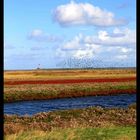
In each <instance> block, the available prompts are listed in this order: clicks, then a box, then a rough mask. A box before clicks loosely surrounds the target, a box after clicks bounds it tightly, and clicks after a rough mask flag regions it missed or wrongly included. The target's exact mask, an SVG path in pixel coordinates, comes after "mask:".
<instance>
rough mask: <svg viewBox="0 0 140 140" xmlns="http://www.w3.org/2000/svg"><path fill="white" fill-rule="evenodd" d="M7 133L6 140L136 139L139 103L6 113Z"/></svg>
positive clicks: (5, 130) (5, 129) (5, 124)
mask: <svg viewBox="0 0 140 140" xmlns="http://www.w3.org/2000/svg"><path fill="white" fill-rule="evenodd" d="M4 133H5V139H6V140H8V139H12V140H14V139H20V140H22V139H40V140H42V139H49V140H57V139H59V140H69V139H71V140H74V139H79V140H82V139H83V140H84V138H88V139H89V140H94V138H95V140H96V139H97V140H100V139H101V140H102V139H105V140H106V139H110V140H111V139H118V140H119V139H122V140H123V139H125V140H129V139H131V140H133V139H135V138H136V106H135V105H131V106H129V107H128V108H126V109H122V108H110V109H105V108H101V107H89V108H85V109H74V110H64V111H54V112H48V113H47V112H42V113H38V114H36V115H34V116H27V115H25V116H17V115H5V116H4ZM32 134H35V135H34V136H32Z"/></svg>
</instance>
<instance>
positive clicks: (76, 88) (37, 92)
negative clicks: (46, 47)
mask: <svg viewBox="0 0 140 140" xmlns="http://www.w3.org/2000/svg"><path fill="white" fill-rule="evenodd" d="M114 90H116V93H117V91H119V92H122V93H125V92H126V90H128V91H129V90H130V91H132V90H133V91H135V90H136V82H135V81H133V82H119V83H117V82H114V83H94V84H88V83H83V84H66V85H63V86H62V85H61V84H60V85H39V84H38V85H12V86H5V87H4V102H14V101H22V100H37V99H50V98H62V97H78V96H79V97H80V96H89V95H100V94H101V95H102V94H103V93H104V94H106V95H108V94H111V92H112V91H113V93H114ZM126 93H127V92H126Z"/></svg>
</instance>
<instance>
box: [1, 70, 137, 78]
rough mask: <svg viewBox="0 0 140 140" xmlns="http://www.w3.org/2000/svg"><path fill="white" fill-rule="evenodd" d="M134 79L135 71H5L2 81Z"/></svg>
mask: <svg viewBox="0 0 140 140" xmlns="http://www.w3.org/2000/svg"><path fill="white" fill-rule="evenodd" d="M115 77H117V78H121V77H136V70H135V69H99V70H98V69H95V70H31V71H5V72H4V80H35V79H36V80H43V79H45V80H46V79H73V78H84V79H85V78H115Z"/></svg>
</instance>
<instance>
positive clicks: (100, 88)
mask: <svg viewBox="0 0 140 140" xmlns="http://www.w3.org/2000/svg"><path fill="white" fill-rule="evenodd" d="M119 93H136V70H135V69H95V70H32V71H6V72H4V102H14V101H21V100H37V99H53V98H64V97H80V96H92V95H109V94H119Z"/></svg>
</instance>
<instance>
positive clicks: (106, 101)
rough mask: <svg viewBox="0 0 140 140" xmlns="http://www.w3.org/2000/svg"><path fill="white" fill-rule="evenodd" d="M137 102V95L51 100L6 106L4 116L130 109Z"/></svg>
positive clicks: (7, 104) (23, 102)
mask: <svg viewBox="0 0 140 140" xmlns="http://www.w3.org/2000/svg"><path fill="white" fill-rule="evenodd" d="M135 102H136V94H120V95H110V96H87V97H77V98H63V99H51V100H36V101H22V102H15V103H5V104H4V114H18V115H25V114H28V115H34V114H36V113H39V112H48V111H54V110H65V109H75V108H86V107H89V106H101V107H109V108H110V107H123V108H125V107H128V105H130V104H132V103H135Z"/></svg>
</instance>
